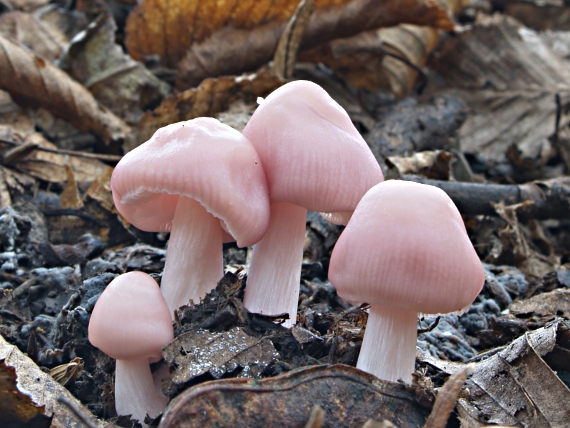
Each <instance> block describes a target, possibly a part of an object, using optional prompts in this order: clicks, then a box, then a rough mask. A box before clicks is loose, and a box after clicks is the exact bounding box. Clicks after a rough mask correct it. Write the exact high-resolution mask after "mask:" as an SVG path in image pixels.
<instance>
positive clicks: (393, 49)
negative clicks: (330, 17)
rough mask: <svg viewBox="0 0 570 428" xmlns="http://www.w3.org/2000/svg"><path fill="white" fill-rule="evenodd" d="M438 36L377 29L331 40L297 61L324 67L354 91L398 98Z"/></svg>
mask: <svg viewBox="0 0 570 428" xmlns="http://www.w3.org/2000/svg"><path fill="white" fill-rule="evenodd" d="M440 33H441V32H440V30H436V29H434V28H431V27H420V26H416V25H407V24H402V25H398V26H396V27H392V28H381V29H379V30H375V31H366V32H363V33H360V34H358V35H356V36H354V37H350V38H347V39H337V40H333V41H332V42H330V43H327V44H326V45H322V46H319V47H317V48H315V49H312V50H309V51H305V52H303V53H301V54H300V55H299V60H300V61H310V62H322V63H323V64H327V65H328V66H330V67H331V68H333V69H334V70H335V71H336V72H337V74H339V75H341V76H342V77H343V78H344V80H345V81H347V82H349V83H350V84H351V85H352V86H354V87H356V88H365V89H367V90H369V91H376V90H378V89H384V90H386V91H389V92H392V93H393V94H394V95H395V96H396V97H398V98H402V97H404V96H406V95H407V94H408V92H409V91H410V90H411V89H412V86H413V85H414V82H415V80H416V78H417V75H418V72H417V70H416V69H414V67H416V68H422V67H423V66H424V65H425V63H426V61H427V58H428V56H429V54H430V53H431V51H432V50H433V49H434V48H435V46H436V44H437V42H438V40H439V35H440ZM406 62H407V63H406Z"/></svg>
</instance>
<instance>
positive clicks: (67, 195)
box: [59, 165, 81, 208]
mask: <svg viewBox="0 0 570 428" xmlns="http://www.w3.org/2000/svg"><path fill="white" fill-rule="evenodd" d="M65 172H66V174H67V184H66V185H65V187H64V188H63V191H62V192H61V194H60V195H59V199H60V201H61V208H78V207H80V206H81V201H80V200H79V190H78V189H77V182H76V181H75V175H74V174H73V169H72V168H71V167H70V166H69V165H65Z"/></svg>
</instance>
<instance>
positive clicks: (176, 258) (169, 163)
mask: <svg viewBox="0 0 570 428" xmlns="http://www.w3.org/2000/svg"><path fill="white" fill-rule="evenodd" d="M111 187H112V189H113V200H114V201H115V205H116V207H117V209H118V210H119V212H120V213H121V214H122V215H123V216H124V217H125V218H126V219H127V220H128V221H129V222H130V223H132V224H133V225H134V226H136V227H138V228H139V229H142V230H146V231H155V232H160V231H162V232H167V231H170V232H171V233H170V241H169V243H168V250H167V255H166V265H165V268H164V274H163V277H162V281H161V289H162V294H163V295H164V298H165V299H166V303H167V305H168V308H169V309H170V312H171V314H173V311H174V310H175V309H177V308H178V307H180V306H182V305H184V304H187V303H188V301H189V300H190V299H191V300H193V301H194V302H196V303H197V302H199V301H200V299H201V298H203V297H204V296H205V295H206V293H207V292H209V291H210V290H212V289H213V288H214V287H215V286H216V284H217V282H218V281H219V280H220V279H221V278H222V276H223V257H222V243H223V240H224V236H227V234H226V233H225V232H228V233H229V234H230V235H231V236H232V237H233V238H235V240H236V241H237V244H238V245H239V246H242V247H243V246H249V245H252V244H254V243H255V242H257V241H258V240H259V239H260V238H261V237H262V236H263V234H264V233H265V231H266V229H267V225H268V222H269V198H268V195H267V184H266V181H265V175H264V173H263V169H262V167H261V163H260V161H259V157H258V156H257V153H256V151H255V148H254V147H253V146H252V145H251V143H250V142H249V141H248V140H247V138H245V137H244V136H243V135H242V134H241V133H240V132H238V131H236V130H235V129H233V128H231V127H229V126H227V125H224V124H222V123H220V122H219V121H217V120H216V119H212V118H198V119H194V120H190V121H187V122H180V123H175V124H172V125H168V126H166V127H164V128H161V129H159V130H158V131H156V133H155V134H154V135H153V136H152V138H151V139H150V140H149V141H147V142H146V143H144V144H143V145H141V146H139V147H137V148H136V149H134V150H133V151H131V152H129V153H127V154H126V155H125V156H124V157H123V159H121V161H120V162H119V164H118V165H117V167H116V168H115V171H114V172H113V176H112V178H111Z"/></svg>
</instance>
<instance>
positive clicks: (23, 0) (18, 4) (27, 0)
mask: <svg viewBox="0 0 570 428" xmlns="http://www.w3.org/2000/svg"><path fill="white" fill-rule="evenodd" d="M4 1H5V2H7V3H8V4H9V5H10V6H12V8H14V9H17V10H24V11H27V12H29V11H32V10H34V9H37V8H39V7H40V6H43V5H45V4H47V3H49V0H4Z"/></svg>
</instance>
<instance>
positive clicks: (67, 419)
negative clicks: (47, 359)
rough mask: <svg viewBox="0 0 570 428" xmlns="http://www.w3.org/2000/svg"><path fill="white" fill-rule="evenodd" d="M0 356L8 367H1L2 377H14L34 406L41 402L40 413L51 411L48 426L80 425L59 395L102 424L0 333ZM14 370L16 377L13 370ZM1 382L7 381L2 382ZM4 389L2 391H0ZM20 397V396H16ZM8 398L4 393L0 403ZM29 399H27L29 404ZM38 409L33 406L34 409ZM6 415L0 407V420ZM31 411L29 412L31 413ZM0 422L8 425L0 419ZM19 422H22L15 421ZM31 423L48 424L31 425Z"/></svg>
mask: <svg viewBox="0 0 570 428" xmlns="http://www.w3.org/2000/svg"><path fill="white" fill-rule="evenodd" d="M0 360H3V361H4V367H6V366H8V369H9V371H8V372H6V371H5V370H4V369H2V371H0V375H2V377H3V379H5V380H7V381H8V382H13V380H15V379H16V378H17V387H18V390H19V391H20V393H21V392H22V391H25V394H26V395H27V396H29V398H30V399H31V401H32V402H33V403H35V405H36V406H42V407H43V409H44V410H43V411H42V412H41V413H43V414H42V415H41V416H44V415H47V416H52V415H53V421H52V425H51V426H55V427H58V426H62V427H69V428H82V427H84V424H83V423H82V422H81V421H80V420H79V419H78V418H77V416H76V415H75V414H74V413H73V412H72V411H70V410H69V408H68V407H66V406H64V405H62V404H61V403H60V402H59V401H58V399H59V398H63V399H65V400H66V401H68V402H70V403H73V405H74V407H75V409H76V410H77V411H79V412H80V413H81V415H82V416H83V417H84V418H85V419H86V420H88V421H89V422H90V423H91V424H92V426H94V427H101V428H102V427H103V425H104V424H103V423H101V422H100V421H99V420H98V419H97V418H95V416H93V414H91V412H89V410H87V409H86V408H85V407H83V405H82V404H81V403H80V402H79V401H78V400H77V399H76V398H75V397H74V396H73V395H71V393H70V392H69V391H68V390H67V389H65V388H64V387H63V386H61V385H60V384H59V383H57V382H56V381H55V380H53V379H52V377H51V376H50V375H48V374H47V373H44V372H43V371H41V370H40V368H39V367H38V366H37V365H36V363H34V362H33V361H32V360H31V359H29V358H28V357H27V356H25V355H24V354H22V353H21V352H20V350H19V349H18V348H17V347H15V346H14V345H10V344H9V343H7V342H6V341H5V340H4V338H3V337H2V336H0ZM14 372H15V377H14V375H13V373H14ZM7 373H12V374H11V375H8V376H11V377H8V379H6V378H4V376H5V375H6V374H7ZM4 385H7V384H6V383H4ZM0 393H4V391H0ZM19 398H22V397H21V396H19ZM7 402H8V401H7V398H6V397H5V396H3V397H2V399H0V403H1V404H4V403H7ZM30 405H31V403H30V402H29V401H28V406H30ZM36 413H38V409H37V408H36V410H35V413H34V414H36ZM4 415H6V413H5V412H3V411H0V420H1V418H2V417H3V416H4ZM31 416H33V415H30V417H31ZM2 426H10V425H5V424H3V423H2ZM15 426H22V425H15ZM30 426H33V427H36V426H37V427H42V426H50V424H49V423H48V424H47V425H30Z"/></svg>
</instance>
